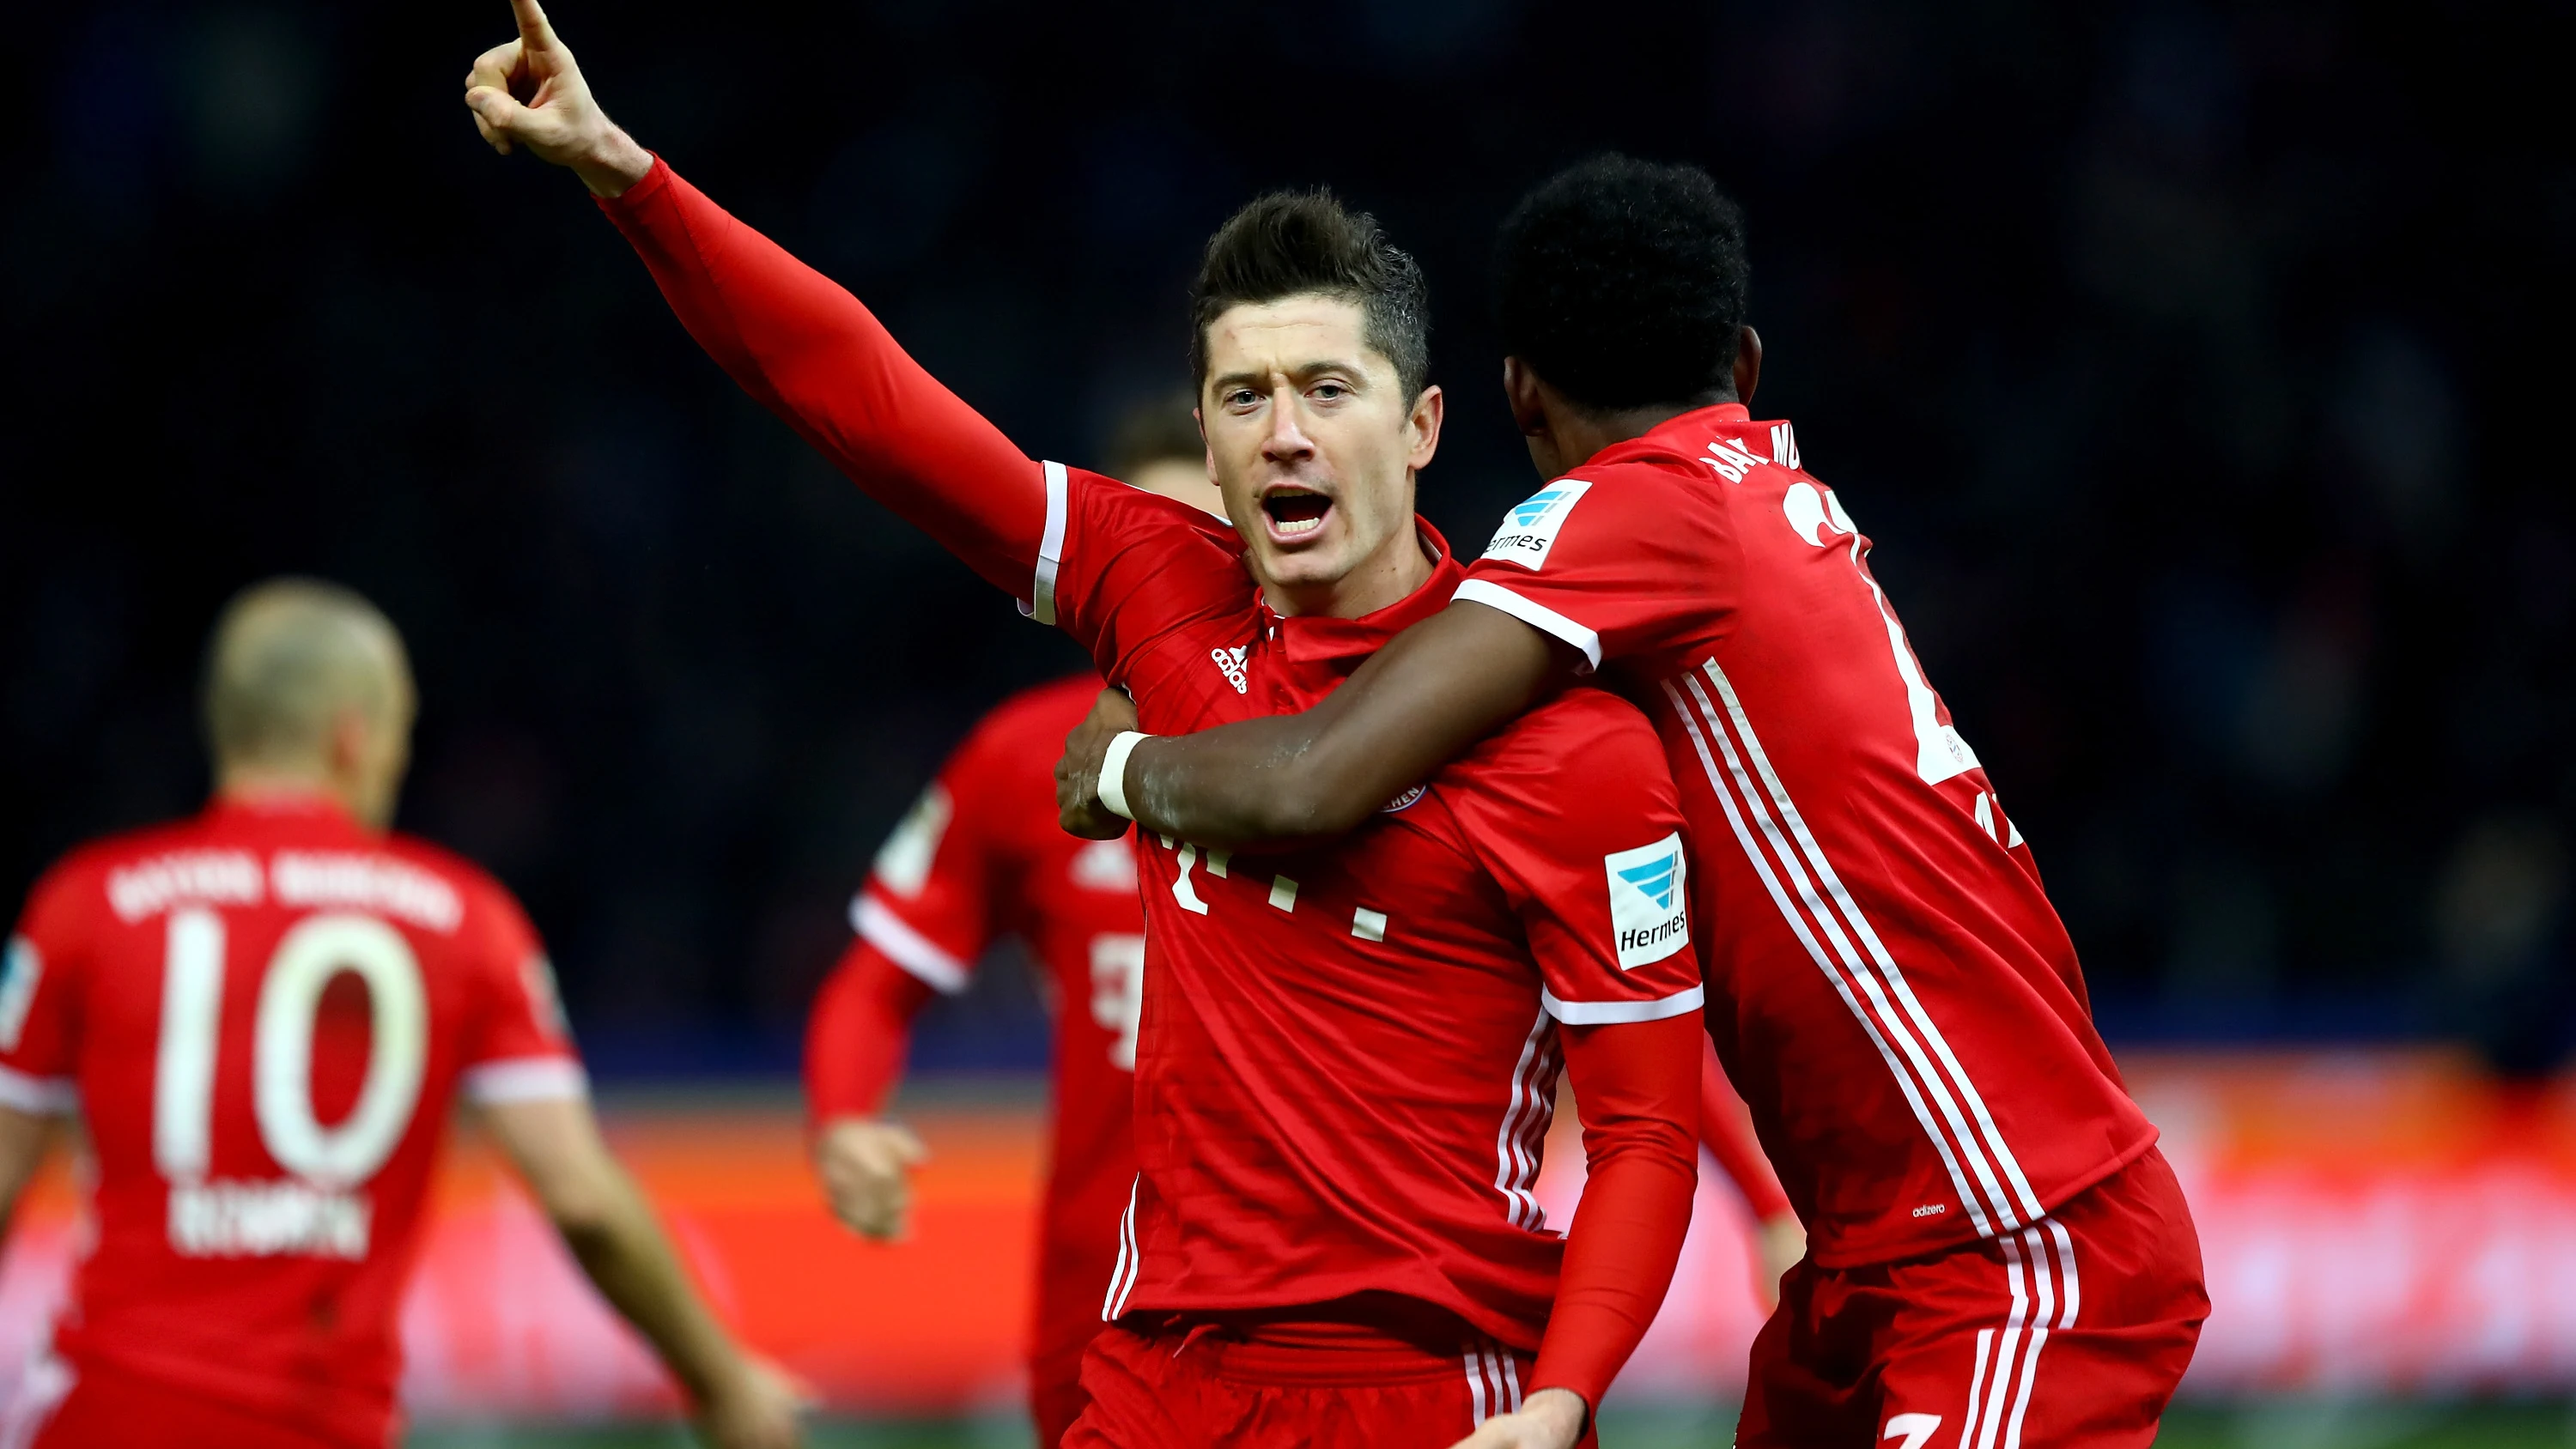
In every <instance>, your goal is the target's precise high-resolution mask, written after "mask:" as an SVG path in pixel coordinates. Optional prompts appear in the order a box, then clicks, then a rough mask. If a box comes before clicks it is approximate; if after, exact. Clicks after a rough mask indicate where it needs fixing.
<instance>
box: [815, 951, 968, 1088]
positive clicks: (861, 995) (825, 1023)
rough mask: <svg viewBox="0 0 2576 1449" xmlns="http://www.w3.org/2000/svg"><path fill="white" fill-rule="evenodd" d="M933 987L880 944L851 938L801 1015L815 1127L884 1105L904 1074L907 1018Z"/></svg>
mask: <svg viewBox="0 0 2576 1449" xmlns="http://www.w3.org/2000/svg"><path fill="white" fill-rule="evenodd" d="M935 995H937V993H936V992H934V991H932V990H931V989H930V987H929V986H928V985H927V984H925V983H924V982H923V981H922V980H921V978H920V977H918V976H915V975H913V974H912V973H911V972H909V971H906V970H904V969H903V968H902V967H901V966H898V965H896V964H895V963H894V959H893V958H892V957H890V956H888V955H886V953H884V952H883V951H880V950H878V949H877V948H876V947H874V946H871V945H869V944H868V943H867V942H866V941H865V940H861V939H853V940H852V941H851V942H850V949H849V950H847V951H844V952H843V953H841V961H840V964H839V965H837V966H835V967H833V968H832V974H831V975H830V976H829V977H828V978H826V979H825V980H824V982H823V989H822V990H821V991H819V992H816V993H815V995H814V1009H813V1011H812V1012H811V1013H810V1014H809V1015H808V1016H807V1017H806V1020H805V1111H806V1116H807V1119H808V1120H809V1121H810V1122H811V1123H812V1124H813V1125H814V1126H815V1127H818V1128H819V1127H821V1126H822V1125H823V1124H824V1123H827V1122H830V1121H832V1120H833V1119H834V1118H836V1117H873V1116H875V1115H876V1114H877V1113H879V1112H880V1111H883V1110H884V1108H885V1104H886V1099H887V1098H888V1097H890V1096H892V1095H893V1094H894V1084H895V1081H896V1080H897V1079H898V1078H900V1077H901V1076H902V1075H903V1063H904V1056H905V1053H906V1052H907V1051H908V1050H909V1049H910V1048H911V1045H912V1019H913V1017H915V1016H916V1015H918V1014H920V1011H921V1009H922V1008H923V1007H924V1006H927V1005H929V1004H930V1000H931V998H932V997H933V996H935Z"/></svg>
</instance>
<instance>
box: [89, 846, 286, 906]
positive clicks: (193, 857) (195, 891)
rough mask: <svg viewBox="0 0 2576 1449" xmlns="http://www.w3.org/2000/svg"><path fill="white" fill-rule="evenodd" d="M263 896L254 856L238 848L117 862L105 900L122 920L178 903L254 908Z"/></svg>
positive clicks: (257, 862)
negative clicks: (131, 862)
mask: <svg viewBox="0 0 2576 1449" xmlns="http://www.w3.org/2000/svg"><path fill="white" fill-rule="evenodd" d="M263 894H264V889H263V882H262V881H261V879H260V872H259V857H257V856H255V855H250V854H248V853H246V852H243V851H238V850H183V851H178V852H175V853H173V854H170V855H156V856H154V857H152V858H151V859H149V860H138V861H136V862H135V863H134V864H132V865H128V866H121V867H119V868H118V869H116V870H114V871H111V872H109V873H108V877H107V903H108V905H109V906H110V907H112V908H113V909H114V910H115V911H116V914H117V917H118V918H119V919H121V920H126V921H140V920H143V919H144V918H146V917H149V916H157V915H159V914H161V912H163V911H165V910H168V909H169V908H170V907H171V906H172V905H173V904H174V903H176V902H180V901H187V902H191V903H202V904H205V905H211V906H255V905H258V904H259V903H260V899H261V897H262V895H263Z"/></svg>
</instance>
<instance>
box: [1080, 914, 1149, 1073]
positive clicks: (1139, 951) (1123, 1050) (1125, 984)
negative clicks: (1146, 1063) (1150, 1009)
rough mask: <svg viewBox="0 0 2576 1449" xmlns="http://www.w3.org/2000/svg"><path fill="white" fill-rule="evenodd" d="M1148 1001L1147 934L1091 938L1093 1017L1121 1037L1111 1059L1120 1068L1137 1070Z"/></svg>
mask: <svg viewBox="0 0 2576 1449" xmlns="http://www.w3.org/2000/svg"><path fill="white" fill-rule="evenodd" d="M1144 1004H1145V938H1144V937H1142V936H1121V935H1110V934H1104V935H1098V936H1094V937H1092V938H1091V1019H1092V1020H1093V1021H1096V1022H1098V1023H1100V1025H1101V1026H1102V1027H1103V1028H1104V1029H1106V1030H1109V1031H1114V1032H1116V1033H1118V1040H1117V1041H1115V1042H1113V1043H1111V1044H1110V1047H1109V1060H1110V1062H1111V1063H1112V1064H1113V1065H1115V1066H1116V1067H1117V1068H1118V1069H1119V1070H1120V1071H1126V1072H1132V1071H1134V1070H1136V1018H1137V1015H1138V1014H1139V1012H1140V1011H1141V1010H1142V1009H1143V1007H1144Z"/></svg>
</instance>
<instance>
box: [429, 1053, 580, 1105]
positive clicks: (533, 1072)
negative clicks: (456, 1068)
mask: <svg viewBox="0 0 2576 1449" xmlns="http://www.w3.org/2000/svg"><path fill="white" fill-rule="evenodd" d="M456 1090H457V1091H458V1092H459V1093H460V1094H462V1095H463V1096H464V1098H465V1100H466V1101H469V1102H472V1103H474V1104H475V1105H476V1106H480V1107H501V1106H507V1105H508V1104H510V1103H512V1102H578V1101H581V1100H582V1099H583V1098H586V1097H588V1096H589V1095H590V1073H588V1072H585V1071H583V1070H582V1069H581V1063H579V1062H577V1061H574V1060H573V1059H572V1058H570V1057H502V1058H500V1059H499V1060H497V1061H489V1062H483V1063H480V1064H478V1065H475V1066H470V1067H467V1068H466V1069H465V1070H464V1071H463V1072H462V1073H460V1074H458V1076H457V1078H456Z"/></svg>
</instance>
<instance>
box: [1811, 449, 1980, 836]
mask: <svg viewBox="0 0 2576 1449" xmlns="http://www.w3.org/2000/svg"><path fill="white" fill-rule="evenodd" d="M1780 508H1781V511H1782V512H1783V513H1786V514H1787V515H1788V517H1789V526H1790V527H1791V528H1793V529H1795V530H1797V533H1798V536H1799V537H1800V538H1803V539H1805V540H1806V541H1807V542H1809V543H1811V544H1814V545H1816V546H1817V547H1819V548H1821V547H1824V546H1825V545H1827V544H1828V543H1830V542H1831V541H1832V535H1834V534H1837V533H1841V534H1848V535H1850V536H1851V544H1850V549H1851V561H1852V569H1853V571H1854V572H1856V573H1858V574H1859V575H1860V581H1861V583H1862V584H1864V585H1865V586H1867V587H1868V589H1869V595H1870V598H1871V600H1872V601H1873V602H1875V603H1876V604H1877V605H1878V617H1879V619H1880V620H1881V621H1882V622H1884V623H1885V624H1886V625H1887V647H1888V649H1889V651H1890V652H1892V653H1893V654H1894V655H1895V656H1896V677H1897V680H1898V681H1899V682H1900V683H1902V684H1903V685H1904V686H1905V709H1906V713H1907V714H1908V715H1910V716H1911V717H1912V719H1913V721H1914V768H1915V770H1916V771H1917V772H1918V773H1919V774H1921V775H1922V776H1923V779H1924V783H1926V784H1931V785H1938V784H1940V783H1941V782H1942V781H1944V780H1947V779H1949V778H1950V777H1951V776H1953V775H1963V774H1966V773H1967V772H1968V771H1970V770H1973V769H1975V768H1977V752H1976V751H1974V750H1972V749H1969V748H1968V742H1967V741H1966V740H1964V739H1961V738H1960V737H1959V731H1958V729H1957V728H1956V727H1954V726H1951V725H1946V724H1943V723H1941V712H1940V711H1941V697H1940V696H1939V695H1937V694H1934V693H1933V692H1932V684H1931V681H1929V680H1927V679H1925V678H1924V677H1923V666H1922V665H1921V664H1919V663H1917V662H1915V658H1914V646H1913V645H1911V644H1909V643H1907V642H1906V638H1905V626H1904V625H1902V624H1900V623H1898V622H1897V621H1896V608H1895V606H1894V605H1892V604H1890V603H1888V602H1887V593H1886V591H1885V590H1883V589H1881V588H1880V587H1879V586H1878V580H1876V579H1874V578H1871V577H1870V575H1869V569H1868V568H1867V567H1866V566H1865V565H1864V564H1863V563H1862V562H1861V551H1860V525H1858V524H1856V523H1854V522H1852V520H1851V515H1850V514H1848V513H1845V512H1843V504H1842V500H1841V499H1839V498H1836V497H1835V496H1834V494H1833V490H1832V489H1830V488H1828V489H1821V490H1820V489H1818V488H1817V487H1816V485H1814V484H1813V483H1809V482H1806V481H1804V480H1803V479H1802V480H1800V481H1799V482H1796V483H1792V484H1790V485H1789V491H1788V492H1787V493H1786V494H1784V495H1783V496H1782V497H1781V500H1780Z"/></svg>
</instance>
